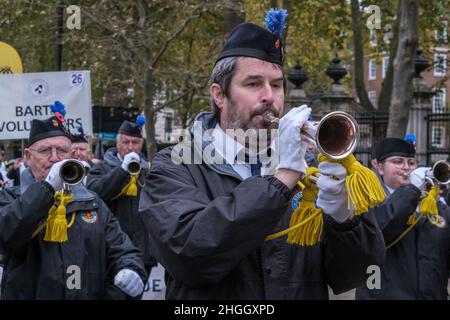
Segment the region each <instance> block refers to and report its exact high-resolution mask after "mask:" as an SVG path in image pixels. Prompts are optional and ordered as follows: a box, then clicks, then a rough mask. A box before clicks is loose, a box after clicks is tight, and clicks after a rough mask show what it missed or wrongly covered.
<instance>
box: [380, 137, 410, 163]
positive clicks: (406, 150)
mask: <svg viewBox="0 0 450 320" xmlns="http://www.w3.org/2000/svg"><path fill="white" fill-rule="evenodd" d="M375 156H376V159H377V161H378V162H383V161H384V160H386V159H387V158H388V157H393V156H400V157H408V158H414V157H415V156H416V149H415V148H414V145H413V144H411V143H410V142H407V141H405V140H403V139H399V138H385V139H383V140H382V141H381V142H380V143H379V144H378V145H377V146H376V147H375Z"/></svg>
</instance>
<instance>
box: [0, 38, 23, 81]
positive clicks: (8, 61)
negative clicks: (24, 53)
mask: <svg viewBox="0 0 450 320" xmlns="http://www.w3.org/2000/svg"><path fill="white" fill-rule="evenodd" d="M22 72H23V67H22V59H20V56H19V54H18V53H17V51H16V49H14V48H13V47H11V46H10V45H9V44H7V43H5V42H1V41H0V74H12V73H22Z"/></svg>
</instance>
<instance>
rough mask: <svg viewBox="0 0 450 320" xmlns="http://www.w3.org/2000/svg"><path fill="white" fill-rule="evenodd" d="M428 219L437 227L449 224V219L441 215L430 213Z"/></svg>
mask: <svg viewBox="0 0 450 320" xmlns="http://www.w3.org/2000/svg"><path fill="white" fill-rule="evenodd" d="M428 221H430V223H431V224H432V225H434V226H435V227H438V228H445V227H446V226H447V220H445V218H444V217H441V216H440V215H437V214H436V215H431V214H430V215H428Z"/></svg>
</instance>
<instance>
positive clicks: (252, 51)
mask: <svg viewBox="0 0 450 320" xmlns="http://www.w3.org/2000/svg"><path fill="white" fill-rule="evenodd" d="M236 56H243V57H252V58H257V59H261V60H264V61H268V62H272V63H276V64H278V65H280V66H283V51H282V46H281V41H280V39H279V38H278V36H277V34H276V33H271V32H270V31H269V30H267V29H264V28H263V27H260V26H258V25H256V24H253V23H241V24H240V25H238V26H237V27H236V28H235V29H234V30H233V31H232V32H231V34H230V36H229V37H228V40H227V41H226V42H225V45H224V46H223V48H222V51H221V52H220V54H219V57H218V58H217V60H216V63H217V62H218V61H219V60H221V59H223V58H227V57H236Z"/></svg>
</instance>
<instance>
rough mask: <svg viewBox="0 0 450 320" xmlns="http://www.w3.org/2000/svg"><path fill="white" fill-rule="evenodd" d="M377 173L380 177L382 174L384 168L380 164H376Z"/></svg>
mask: <svg viewBox="0 0 450 320" xmlns="http://www.w3.org/2000/svg"><path fill="white" fill-rule="evenodd" d="M377 171H378V173H379V174H380V175H383V174H384V167H383V164H382V163H377Z"/></svg>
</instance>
